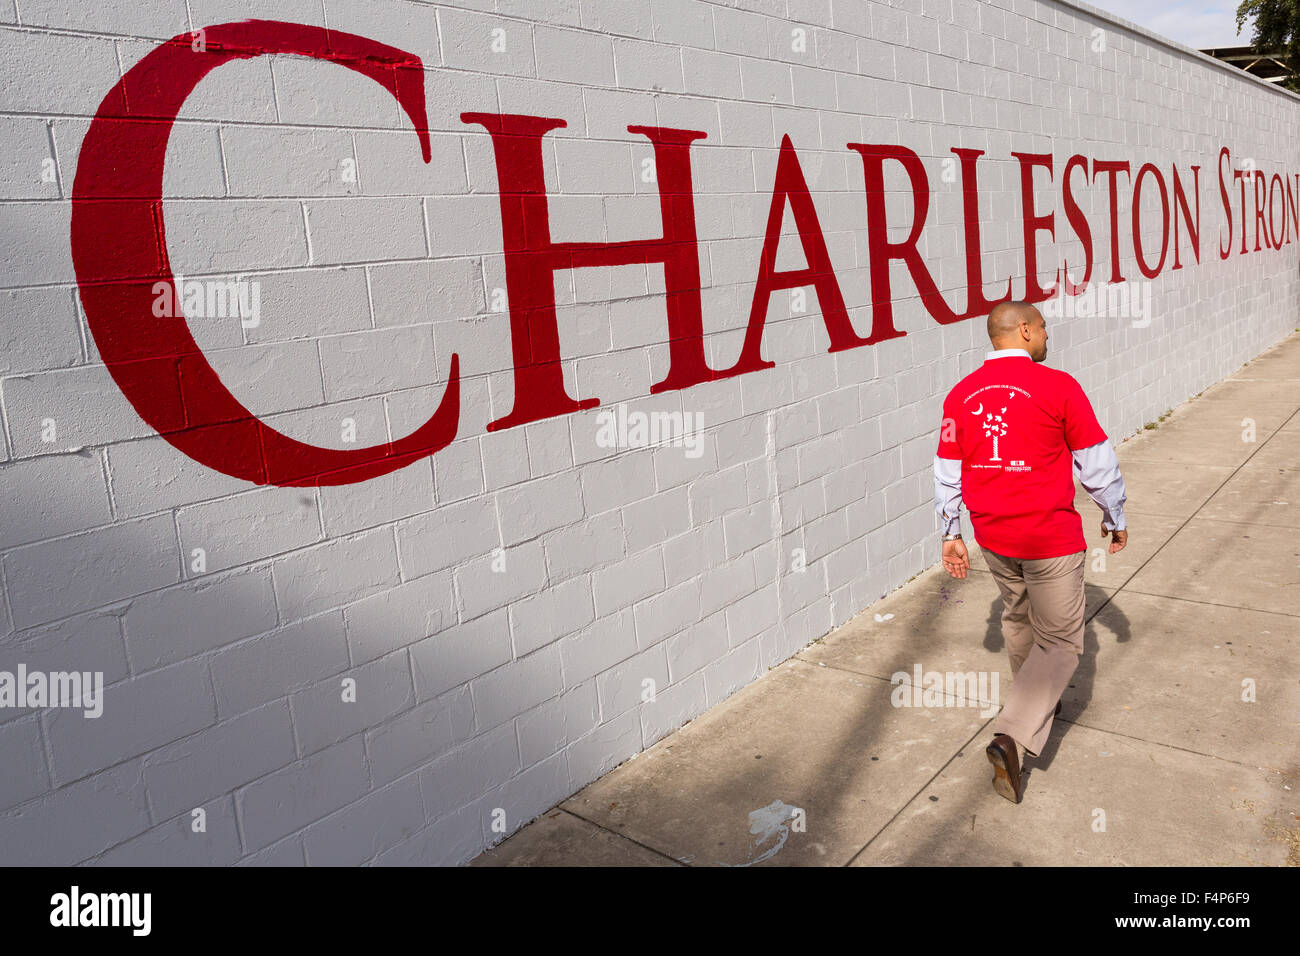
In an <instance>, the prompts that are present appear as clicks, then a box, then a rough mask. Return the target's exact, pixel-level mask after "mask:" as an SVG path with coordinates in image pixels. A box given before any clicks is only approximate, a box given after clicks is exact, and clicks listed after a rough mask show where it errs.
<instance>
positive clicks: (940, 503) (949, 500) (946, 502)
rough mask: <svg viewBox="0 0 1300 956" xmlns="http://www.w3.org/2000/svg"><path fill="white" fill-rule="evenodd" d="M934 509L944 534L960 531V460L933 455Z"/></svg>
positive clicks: (958, 532)
mask: <svg viewBox="0 0 1300 956" xmlns="http://www.w3.org/2000/svg"><path fill="white" fill-rule="evenodd" d="M934 510H935V512H936V513H937V514H938V515H939V527H941V528H942V529H943V533H944V534H960V533H961V461H960V460H959V459H956V458H940V457H939V456H938V455H935V456H934Z"/></svg>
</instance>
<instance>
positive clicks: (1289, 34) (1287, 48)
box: [1237, 0, 1300, 93]
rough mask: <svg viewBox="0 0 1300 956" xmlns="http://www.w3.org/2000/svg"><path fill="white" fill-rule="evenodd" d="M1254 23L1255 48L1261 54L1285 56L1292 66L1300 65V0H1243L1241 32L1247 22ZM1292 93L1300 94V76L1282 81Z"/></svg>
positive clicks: (1239, 9)
mask: <svg viewBox="0 0 1300 956" xmlns="http://www.w3.org/2000/svg"><path fill="white" fill-rule="evenodd" d="M1250 19H1253V20H1254V34H1253V35H1252V36H1251V38H1250V43H1251V46H1253V47H1254V48H1255V49H1256V50H1259V51H1260V52H1261V53H1275V52H1276V53H1283V54H1285V59H1286V60H1287V61H1288V62H1289V63H1291V64H1292V66H1293V68H1294V65H1295V64H1300V0H1242V2H1241V3H1240V4H1238V5H1237V33H1238V34H1240V33H1241V28H1242V26H1243V25H1244V24H1245V22H1246V21H1247V20H1250ZM1281 85H1282V86H1285V87H1286V88H1287V89H1288V90H1292V91H1293V92H1296V93H1300V76H1296V75H1294V74H1293V75H1291V76H1288V77H1287V78H1286V79H1285V80H1282V81H1281Z"/></svg>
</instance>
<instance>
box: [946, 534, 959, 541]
mask: <svg viewBox="0 0 1300 956" xmlns="http://www.w3.org/2000/svg"><path fill="white" fill-rule="evenodd" d="M943 540H944V541H960V540H961V533H960V532H958V533H957V534H945V535H944V536H943Z"/></svg>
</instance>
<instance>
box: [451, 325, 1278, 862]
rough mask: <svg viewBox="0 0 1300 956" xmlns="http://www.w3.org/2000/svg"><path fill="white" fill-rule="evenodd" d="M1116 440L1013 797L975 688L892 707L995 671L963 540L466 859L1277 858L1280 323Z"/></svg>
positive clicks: (985, 585)
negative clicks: (1110, 499) (938, 685)
mask: <svg viewBox="0 0 1300 956" xmlns="http://www.w3.org/2000/svg"><path fill="white" fill-rule="evenodd" d="M1247 418H1249V419H1253V420H1254V422H1255V429H1256V431H1255V436H1254V438H1255V440H1254V441H1253V442H1252V441H1248V440H1245V438H1244V437H1243V431H1244V428H1243V425H1242V421H1243V419H1247ZM1119 458H1120V462H1121V465H1122V468H1123V473H1124V479H1125V482H1126V484H1127V488H1128V504H1127V506H1126V511H1127V515H1128V527H1129V535H1130V537H1129V545H1128V547H1127V548H1125V550H1124V551H1122V552H1120V553H1119V554H1117V555H1114V556H1110V555H1104V556H1103V555H1100V554H1099V553H1098V551H1097V550H1095V549H1097V548H1098V547H1099V546H1100V543H1101V539H1100V534H1099V523H1100V522H1099V511H1098V509H1097V507H1096V505H1094V504H1093V503H1092V501H1091V500H1090V499H1089V498H1088V497H1087V495H1085V494H1084V493H1083V492H1082V490H1079V494H1078V499H1077V500H1076V503H1075V507H1076V508H1078V510H1079V513H1080V514H1081V515H1083V517H1084V535H1085V537H1086V538H1087V540H1088V543H1089V548H1090V553H1089V555H1088V571H1087V575H1086V581H1087V584H1086V587H1087V612H1086V613H1087V619H1088V625H1087V631H1086V634H1085V638H1084V640H1085V648H1086V651H1085V654H1084V656H1083V658H1082V660H1081V662H1080V664H1079V669H1078V670H1077V671H1076V672H1075V676H1074V680H1073V682H1072V683H1071V684H1070V689H1069V690H1067V691H1066V693H1065V696H1064V697H1063V698H1062V712H1061V716H1060V717H1059V718H1057V720H1056V722H1055V724H1054V726H1053V729H1052V735H1051V740H1050V741H1049V743H1048V745H1047V747H1046V748H1045V749H1044V751H1043V753H1042V755H1041V756H1040V757H1038V758H1033V757H1030V758H1028V760H1027V762H1026V782H1025V797H1024V800H1023V802H1022V803H1021V804H1019V805H1015V804H1012V803H1010V802H1008V801H1006V800H1004V799H1003V798H1001V797H999V796H998V795H997V794H995V793H994V792H993V789H992V787H991V786H990V783H989V780H990V777H991V770H990V767H989V764H988V761H987V760H986V758H985V756H984V747H985V745H986V744H987V743H988V741H989V740H990V739H991V738H992V726H993V722H994V718H993V717H992V716H986V715H985V713H982V711H985V712H987V708H981V707H980V706H977V705H975V704H976V702H975V701H974V700H971V701H970V702H966V701H962V700H958V699H954V698H953V697H951V696H950V697H947V703H948V706H943V707H895V706H892V705H891V692H893V691H894V690H895V688H894V686H892V685H891V683H890V676H891V675H892V674H894V673H895V672H899V671H903V672H906V673H908V674H909V675H910V674H911V673H912V671H913V668H914V667H915V666H916V665H918V664H919V665H920V666H921V667H922V669H923V670H924V671H940V672H968V671H976V672H979V671H990V672H999V673H1000V687H1001V691H1002V694H1003V695H1004V696H1005V694H1006V693H1007V691H1008V690H1009V689H1010V686H1011V672H1010V668H1009V665H1008V663H1007V657H1006V651H1005V649H1004V647H1003V643H1002V636H1001V631H1000V627H999V615H1000V614H1001V607H1002V603H1001V600H1000V599H999V597H998V591H997V587H996V585H995V584H994V582H993V579H992V577H991V576H990V575H989V573H988V571H987V570H986V569H985V565H984V563H983V561H982V557H981V556H980V554H979V549H978V548H977V547H974V542H973V541H971V551H972V565H973V567H974V569H975V570H973V571H972V573H971V574H970V576H969V577H968V578H966V579H965V580H962V581H957V580H954V579H952V578H950V577H948V575H947V574H946V573H945V572H944V571H943V570H942V569H941V568H940V567H938V565H937V563H936V565H935V566H934V567H932V568H931V569H930V570H928V571H926V572H924V573H923V574H921V575H919V576H918V577H917V578H915V579H914V580H913V581H911V582H909V583H908V584H907V585H906V586H904V587H902V588H900V589H899V590H898V591H896V592H894V593H893V594H891V595H889V596H888V597H886V598H884V599H883V600H881V601H879V602H877V603H876V604H875V605H873V606H872V607H870V608H868V609H867V610H866V611H864V612H863V613H862V614H860V615H858V617H856V618H855V619H854V620H852V621H850V622H849V623H848V624H846V625H845V626H843V627H841V628H839V629H838V630H836V631H835V632H834V633H832V634H829V635H827V636H826V637H825V638H824V639H822V640H820V641H818V642H816V643H814V644H813V645H811V646H809V647H807V648H805V649H804V650H803V651H802V652H800V653H799V654H797V655H796V656H795V657H794V658H792V659H791V660H789V661H787V662H785V663H784V664H781V665H780V666H778V667H776V668H773V669H772V670H771V671H769V672H768V673H767V674H766V675H764V676H763V677H762V678H761V679H759V680H758V681H755V682H754V683H753V684H751V685H750V686H748V687H746V688H744V689H743V690H741V691H740V692H738V693H737V694H735V695H734V696H732V697H731V698H729V699H728V700H726V701H724V702H723V703H721V704H719V705H718V706H717V707H714V708H713V709H712V710H710V711H708V712H707V713H705V714H702V715H701V716H700V717H698V718H697V719H695V720H694V721H692V722H691V723H689V724H687V725H686V726H685V727H683V728H681V729H680V730H678V731H676V732H675V733H672V734H670V735H669V736H667V737H665V738H664V739H663V740H661V741H659V742H658V743H657V744H655V745H654V746H653V747H651V748H650V749H649V750H647V751H646V752H645V753H642V754H640V755H638V756H637V757H635V758H634V759H632V760H629V761H627V762H626V763H624V764H623V765H621V766H620V767H618V768H617V769H615V770H613V771H612V772H610V773H608V774H606V775H605V776H604V777H602V778H601V779H600V780H598V781H596V782H595V783H592V784H591V785H589V786H588V787H586V788H585V789H583V790H582V791H581V792H579V793H577V794H576V795H574V796H573V797H571V798H569V799H568V800H566V801H565V802H564V803H562V804H560V805H559V806H558V807H556V808H555V809H553V810H551V811H549V812H548V813H546V814H544V815H543V816H542V817H541V818H540V819H538V820H537V821H535V822H533V823H532V824H530V825H529V826H527V827H524V828H523V829H522V830H520V831H519V832H518V833H516V834H515V835H513V836H512V837H510V838H509V839H507V840H505V841H504V842H503V843H501V844H500V845H499V846H497V847H496V848H495V849H492V850H489V851H488V852H486V853H484V854H483V855H481V856H480V857H478V858H477V859H476V860H474V862H473V863H472V864H471V865H475V866H493V865H650V866H661V865H662V866H675V865H682V864H690V865H695V866H714V865H730V866H746V865H751V864H755V863H758V864H761V865H764V866H772V865H808V864H813V865H828V866H843V865H846V864H848V865H880V864H911V865H967V864H973V865H1013V866H1014V865H1025V866H1039V865H1062V864H1066V865H1069V864H1082V865H1157V866H1163V865H1188V866H1201V865H1216V866H1223V865H1226V866H1233V865H1248V864H1260V865H1271V866H1283V865H1291V866H1300V334H1293V335H1291V336H1290V337H1288V338H1287V339H1286V340H1285V341H1284V342H1282V343H1281V344H1279V345H1278V346H1276V347H1274V348H1273V349H1271V350H1269V351H1268V352H1266V353H1264V354H1263V355H1261V356H1260V357H1259V358H1257V359H1255V360H1254V361H1252V362H1251V363H1249V364H1248V365H1246V366H1245V367H1243V368H1241V369H1240V370H1239V371H1238V372H1236V373H1235V374H1234V375H1233V376H1231V377H1230V378H1228V379H1226V380H1224V381H1223V382H1220V383H1219V384H1217V385H1215V386H1213V387H1211V388H1210V389H1208V390H1206V391H1205V392H1204V393H1203V394H1201V395H1200V396H1199V397H1197V398H1195V399H1193V400H1192V401H1190V402H1188V403H1186V404H1185V405H1183V406H1182V407H1180V408H1178V409H1177V410H1175V411H1174V412H1173V414H1172V415H1170V416H1169V417H1167V418H1166V419H1165V420H1164V421H1162V422H1160V423H1159V424H1158V425H1157V427H1155V428H1148V429H1147V430H1145V431H1143V432H1142V433H1141V434H1139V435H1137V436H1135V437H1133V438H1131V439H1129V440H1128V441H1126V442H1124V443H1123V445H1122V446H1121V447H1120V449H1119ZM963 526H964V530H965V532H966V535H967V537H968V538H970V537H971V536H970V528H969V520H965V521H963ZM938 553H939V551H938V544H937V538H936V545H935V555H934V558H935V561H936V562H937V561H938ZM1248 680H1250V681H1253V682H1254V686H1255V696H1256V700H1255V702H1245V701H1243V699H1242V698H1243V688H1244V686H1245V685H1244V684H1243V682H1246V681H1248ZM962 704H966V705H965V706H962ZM794 808H797V809H798V810H801V811H802V814H799V813H797V812H795V809H794Z"/></svg>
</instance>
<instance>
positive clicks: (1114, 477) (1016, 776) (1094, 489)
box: [934, 302, 1128, 803]
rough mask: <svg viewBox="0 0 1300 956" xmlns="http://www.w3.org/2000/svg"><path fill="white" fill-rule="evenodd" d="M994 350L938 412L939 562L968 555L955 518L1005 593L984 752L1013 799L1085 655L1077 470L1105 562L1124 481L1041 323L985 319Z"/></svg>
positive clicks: (999, 785) (965, 566)
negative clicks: (999, 663)
mask: <svg viewBox="0 0 1300 956" xmlns="http://www.w3.org/2000/svg"><path fill="white" fill-rule="evenodd" d="M988 334H989V341H990V342H991V343H992V344H993V351H992V352H989V353H988V354H987V355H986V357H985V362H984V364H983V365H982V366H980V367H979V368H978V369H976V370H975V371H974V372H972V373H971V374H970V375H967V376H966V377H965V378H963V379H962V380H961V381H960V382H958V383H957V385H956V386H955V387H954V388H953V390H952V391H951V392H949V393H948V397H947V398H946V399H945V400H944V403H943V423H942V427H941V430H940V434H939V448H938V452H937V453H936V455H935V459H934V496H935V510H936V511H937V512H938V514H939V516H940V520H941V521H942V525H943V531H944V534H943V566H944V569H945V570H947V572H948V573H949V574H950V575H952V576H953V577H955V578H964V577H966V573H967V571H968V570H969V568H970V558H969V554H968V552H967V551H966V545H965V543H964V542H963V541H962V537H961V522H960V516H959V510H960V508H961V504H962V502H963V500H964V501H965V504H966V508H967V510H968V511H969V512H970V518H971V524H972V526H973V527H974V531H975V541H976V542H977V543H978V544H979V546H980V548H981V550H982V551H983V553H984V559H985V562H986V563H987V564H988V568H989V571H990V572H991V573H992V574H993V578H994V580H996V581H997V584H998V590H999V591H1000V592H1001V594H1002V636H1003V639H1004V640H1005V641H1006V645H1007V654H1008V656H1009V657H1010V659H1011V673H1012V675H1013V683H1012V688H1011V692H1010V694H1008V695H1007V701H1006V705H1005V706H1004V707H1003V708H1002V712H1001V714H1000V715H999V717H998V722H997V724H996V725H995V726H994V735H995V736H994V737H993V742H992V743H990V744H989V745H988V747H987V748H986V750H985V753H986V754H987V755H988V758H989V762H990V763H991V764H992V765H993V789H994V790H996V791H997V792H998V793H999V794H1001V795H1002V796H1004V797H1006V798H1007V799H1008V800H1010V801H1012V802H1013V803H1019V802H1020V798H1021V794H1022V790H1021V780H1020V769H1021V766H1022V765H1023V762H1024V756H1025V754H1026V753H1028V754H1030V755H1031V756H1034V757H1037V756H1038V754H1039V752H1040V751H1041V749H1042V746H1043V744H1044V743H1046V742H1047V737H1048V734H1049V733H1050V732H1051V729H1052V718H1053V717H1054V716H1055V715H1056V714H1059V713H1060V712H1061V705H1060V699H1061V693H1062V692H1063V691H1064V690H1065V688H1066V686H1067V685H1068V684H1069V681H1070V677H1071V676H1072V675H1073V674H1074V670H1075V668H1076V667H1078V665H1079V656H1080V655H1081V654H1082V653H1083V608H1084V591H1083V563H1084V556H1085V555H1086V554H1087V545H1086V543H1085V542H1084V538H1083V521H1082V519H1081V518H1080V517H1079V512H1077V511H1075V509H1074V479H1073V477H1072V475H1071V461H1073V470H1074V471H1075V472H1077V473H1078V475H1079V483H1080V484H1081V485H1083V487H1084V490H1085V491H1087V492H1088V494H1089V495H1090V496H1091V497H1092V499H1093V501H1095V502H1096V503H1097V505H1098V506H1099V507H1100V508H1101V512H1102V521H1101V531H1102V537H1103V538H1104V537H1106V536H1108V535H1109V536H1110V537H1111V542H1110V553H1111V554H1115V553H1116V552H1117V551H1119V550H1121V549H1122V548H1123V547H1124V545H1125V544H1127V543H1128V532H1127V531H1126V530H1125V520H1124V501H1125V499H1126V497H1127V496H1126V495H1125V491H1124V479H1123V477H1121V475H1120V473H1119V461H1118V460H1117V459H1116V457H1115V451H1114V449H1112V448H1111V446H1110V442H1109V441H1107V438H1106V433H1105V432H1104V431H1102V428H1101V425H1100V424H1099V423H1098V422H1097V416H1096V415H1095V414H1094V413H1093V410H1092V405H1091V404H1090V403H1089V402H1088V397H1087V396H1086V395H1085V394H1084V393H1083V389H1082V388H1081V387H1080V386H1079V383H1078V382H1076V381H1075V380H1074V379H1073V378H1072V377H1071V376H1070V375H1068V374H1066V373H1065V372H1062V371H1059V370H1057V369H1051V368H1048V367H1047V366H1045V365H1041V364H1040V363H1041V362H1042V361H1043V360H1044V359H1045V358H1047V326H1046V323H1045V322H1044V321H1043V316H1042V314H1041V313H1039V311H1038V310H1037V309H1036V308H1034V307H1033V306H1032V305H1029V304H1027V303H1025V302H1002V303H999V304H998V305H996V306H994V307H993V310H992V311H991V312H990V313H989V319H988Z"/></svg>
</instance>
